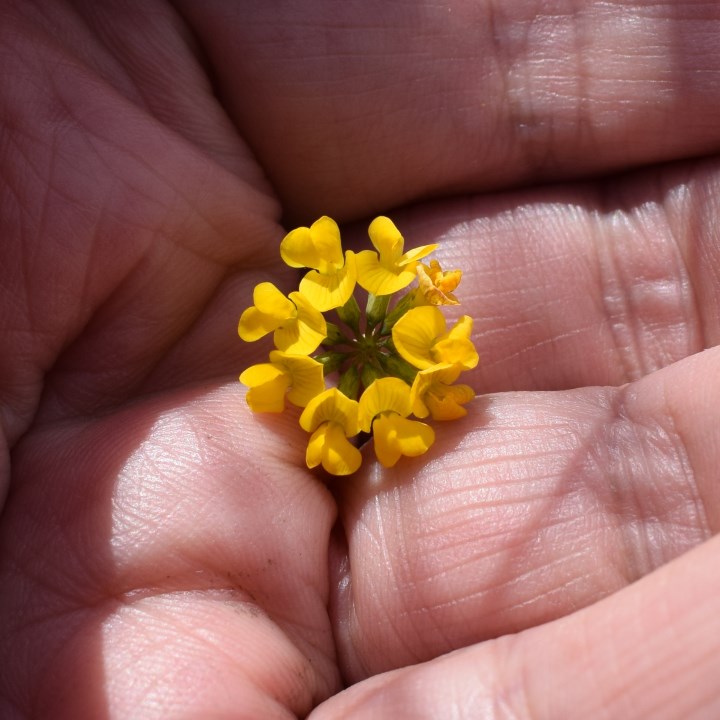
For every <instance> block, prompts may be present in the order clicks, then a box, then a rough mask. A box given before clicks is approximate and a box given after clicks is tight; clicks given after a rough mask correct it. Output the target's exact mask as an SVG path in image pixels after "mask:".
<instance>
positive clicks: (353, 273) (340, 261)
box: [280, 216, 357, 312]
mask: <svg viewBox="0 0 720 720" xmlns="http://www.w3.org/2000/svg"><path fill="white" fill-rule="evenodd" d="M280 255H281V256H282V259H283V260H284V261H285V262H286V263H287V264H288V265H289V266H290V267H294V268H301V267H309V268H313V270H310V272H309V273H307V274H306V275H305V277H304V278H303V279H302V280H301V281H300V292H301V293H303V294H304V295H305V296H306V297H307V298H308V299H309V300H310V301H311V302H312V304H313V305H314V307H316V308H317V309H318V310H320V311H321V312H326V311H327V310H333V309H334V308H337V307H342V306H343V305H344V304H345V303H346V302H347V301H348V300H349V299H350V296H351V295H352V292H353V290H354V289H355V282H356V279H357V270H356V267H355V253H353V252H352V250H348V251H347V252H346V253H345V257H344V258H343V252H342V246H341V244H340V229H339V228H338V226H337V223H336V222H335V221H334V220H332V219H331V218H329V217H325V216H323V217H321V218H320V219H319V220H316V221H315V222H314V223H313V224H312V225H311V226H310V227H309V228H308V227H300V228H296V229H295V230H292V231H291V232H289V233H288V234H287V235H286V236H285V238H284V239H283V241H282V242H281V243H280Z"/></svg>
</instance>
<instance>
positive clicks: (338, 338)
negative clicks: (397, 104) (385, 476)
mask: <svg viewBox="0 0 720 720" xmlns="http://www.w3.org/2000/svg"><path fill="white" fill-rule="evenodd" d="M368 234H369V236H370V241H371V243H372V245H373V247H374V248H375V249H374V250H363V251H362V252H358V253H354V252H352V251H351V250H347V251H345V252H343V249H342V245H341V241H340V230H339V228H338V226H337V224H336V223H335V221H334V220H332V219H330V218H329V217H322V218H320V219H319V220H317V221H316V222H314V223H313V224H312V226H311V227H309V228H308V227H301V228H297V229H295V230H293V231H292V232H290V233H288V235H286V236H285V238H284V239H283V241H282V242H281V244H280V255H281V257H282V259H283V260H284V261H285V263H287V264H288V265H289V266H290V267H293V268H307V269H308V272H307V273H306V274H305V275H304V277H303V278H302V280H301V281H300V285H299V288H298V290H297V291H296V292H291V293H290V294H289V295H288V296H287V297H286V296H285V295H284V294H283V293H282V292H281V291H280V290H278V288H276V287H275V286H274V285H273V284H272V283H269V282H261V283H260V284H258V285H257V286H256V287H255V290H254V292H253V305H252V306H251V307H249V308H248V309H247V310H245V312H243V314H242V316H241V317H240V323H239V326H238V332H239V334H240V337H241V338H242V339H243V340H246V341H249V342H252V341H255V340H258V339H260V338H262V337H264V336H266V335H268V334H269V333H273V339H274V343H275V348H276V349H275V350H273V351H271V352H270V356H269V358H268V359H269V362H267V363H261V364H259V365H253V366H252V367H249V368H248V369H247V370H245V372H243V373H242V375H240V381H241V382H242V383H243V384H245V385H246V386H247V387H248V392H247V402H248V405H249V406H250V408H251V409H252V410H253V411H254V412H282V411H283V410H284V409H285V403H286V401H288V402H290V403H292V404H293V405H296V406H298V407H301V408H303V411H302V414H301V415H300V425H301V427H302V428H303V429H304V430H306V431H307V432H308V433H311V435H310V440H309V442H308V447H307V452H306V462H307V465H308V467H310V468H314V467H317V466H318V465H322V466H323V467H324V468H325V470H327V471H328V472H329V473H332V474H333V475H349V474H351V473H353V472H355V471H356V470H357V469H358V468H359V467H360V463H361V461H362V456H361V453H360V451H359V450H358V448H357V447H356V445H354V444H353V443H352V442H351V440H350V439H351V438H354V437H355V436H356V435H359V434H360V433H361V432H363V433H372V436H373V440H374V445H375V454H376V456H377V458H378V460H379V461H380V462H381V463H382V464H383V465H385V466H386V467H392V466H394V465H395V464H396V463H397V461H398V460H399V459H400V457H402V456H403V455H407V456H410V457H414V456H418V455H422V454H423V453H425V452H426V451H427V450H428V448H429V447H430V446H431V445H432V444H433V442H434V440H435V432H434V430H433V429H432V428H431V427H430V426H429V425H427V424H426V423H424V422H421V420H413V419H411V418H410V416H411V415H414V416H415V417H416V418H421V419H424V418H427V417H428V416H429V417H431V418H432V419H434V420H453V419H455V418H459V417H462V416H463V415H465V414H466V412H467V411H466V410H465V408H464V407H463V406H464V405H465V404H466V403H468V402H469V401H470V400H472V398H473V397H474V396H475V393H474V391H473V390H472V388H471V387H469V386H468V385H461V384H456V380H457V379H458V378H459V376H460V374H461V373H462V372H464V371H466V370H470V369H472V368H474V367H475V366H476V365H477V363H478V354H477V351H476V350H475V346H474V345H473V343H472V340H471V339H470V337H471V331H472V318H470V317H468V316H467V315H463V316H462V317H461V318H460V319H459V320H458V321H457V322H456V323H455V324H454V325H453V326H452V327H451V328H448V327H447V325H446V322H445V317H444V316H443V314H442V312H441V310H440V306H442V305H457V304H458V300H457V298H456V297H455V295H454V294H453V292H454V290H455V289H456V288H457V286H458V284H459V282H460V278H461V276H462V273H461V272H460V271H459V270H453V271H450V272H444V271H443V270H442V268H441V267H440V264H439V263H438V262H437V261H436V260H431V261H430V263H429V264H428V265H425V264H424V263H422V262H421V260H422V259H423V258H426V257H427V256H428V255H429V254H430V253H431V252H433V250H435V249H436V248H437V245H423V246H422V247H418V248H414V249H413V250H409V251H407V252H404V240H403V237H402V235H401V234H400V232H399V231H398V229H397V228H396V227H395V225H394V224H393V222H392V221H391V220H390V219H389V218H386V217H378V218H375V220H373V221H372V223H371V224H370V227H369V230H368ZM416 279H417V281H418V284H417V287H416V288H414V289H412V290H409V291H408V292H406V293H405V294H404V295H403V296H402V297H400V298H399V299H398V300H397V301H396V302H395V303H394V304H393V306H392V307H391V305H390V301H391V299H392V296H393V295H394V294H395V293H398V292H399V291H401V290H405V289H406V288H408V287H409V286H410V285H411V283H412V282H413V281H414V280H416ZM356 286H360V287H361V288H362V289H363V290H365V291H366V293H367V304H366V310H365V313H364V315H363V314H362V313H361V311H360V306H359V304H358V302H357V299H356V298H355V295H354V292H355V289H356ZM330 312H333V313H334V317H333V318H332V319H333V320H334V322H329V321H328V320H326V318H325V317H324V316H323V313H330ZM316 351H318V352H317V354H315V356H314V357H313V354H314V353H316ZM334 372H337V373H338V375H339V382H338V383H337V384H336V385H335V386H331V387H326V376H328V375H330V374H332V373H334Z"/></svg>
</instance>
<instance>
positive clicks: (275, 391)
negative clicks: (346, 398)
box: [240, 350, 325, 412]
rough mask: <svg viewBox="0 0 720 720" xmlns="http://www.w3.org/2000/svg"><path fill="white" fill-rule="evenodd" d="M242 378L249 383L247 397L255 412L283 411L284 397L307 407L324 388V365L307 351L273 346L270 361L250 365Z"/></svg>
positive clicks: (242, 381) (246, 383) (245, 383)
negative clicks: (296, 352) (299, 352)
mask: <svg viewBox="0 0 720 720" xmlns="http://www.w3.org/2000/svg"><path fill="white" fill-rule="evenodd" d="M240 382H241V383H243V384H244V385H247V386H248V388H250V389H249V390H248V393H247V396H246V399H247V403H248V405H249V406H250V409H251V410H252V411H253V412H282V411H283V410H284V409H285V398H286V397H287V399H288V400H289V401H290V402H291V403H292V404H293V405H297V406H298V407H305V406H306V405H307V404H308V403H309V402H310V400H312V398H314V397H315V396H316V395H319V394H320V393H321V392H322V391H323V390H324V389H325V380H324V378H323V366H322V365H321V364H320V363H319V362H318V361H317V360H313V358H310V357H307V355H289V354H288V353H284V352H280V351H279V350H273V351H272V352H271V353H270V362H269V363H261V364H259V365H253V366H251V367H249V368H248V369H247V370H245V372H243V374H242V375H240Z"/></svg>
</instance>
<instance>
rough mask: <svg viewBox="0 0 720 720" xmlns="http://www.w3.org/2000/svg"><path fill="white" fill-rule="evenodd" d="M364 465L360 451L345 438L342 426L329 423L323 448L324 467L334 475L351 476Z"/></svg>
mask: <svg viewBox="0 0 720 720" xmlns="http://www.w3.org/2000/svg"><path fill="white" fill-rule="evenodd" d="M361 463H362V455H361V453H360V451H359V450H358V449H357V448H356V447H355V446H354V445H353V444H352V443H351V442H349V440H348V439H347V437H345V432H344V430H343V428H342V427H341V426H340V425H337V424H336V423H328V430H327V433H326V434H325V444H324V446H323V458H322V465H323V467H324V468H325V469H326V470H327V471H328V472H329V473H331V474H332V475H351V474H352V473H354V472H355V471H356V470H357V469H358V468H359V467H360V464H361Z"/></svg>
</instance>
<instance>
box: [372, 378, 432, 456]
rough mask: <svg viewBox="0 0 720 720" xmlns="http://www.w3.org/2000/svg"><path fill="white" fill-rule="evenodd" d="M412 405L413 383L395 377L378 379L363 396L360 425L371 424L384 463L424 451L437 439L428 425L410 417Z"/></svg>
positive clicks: (376, 451)
mask: <svg viewBox="0 0 720 720" xmlns="http://www.w3.org/2000/svg"><path fill="white" fill-rule="evenodd" d="M410 409H411V405H410V386H409V385H407V384H406V383H404V382H403V381H402V380H400V379H399V378H395V377H386V378H381V379H380V380H376V381H375V382H373V383H372V385H370V387H368V388H367V389H366V390H365V392H364V393H363V394H362V396H361V398H360V427H361V429H362V430H364V431H365V432H370V429H371V428H372V432H373V439H374V441H375V455H376V456H377V459H378V460H379V461H380V462H381V463H382V464H383V465H384V466H385V467H393V466H394V465H395V464H396V463H397V461H398V460H399V459H400V458H401V457H402V456H403V455H407V456H410V457H416V456H418V455H422V454H423V453H424V452H427V450H428V448H429V447H430V446H431V445H432V444H433V442H434V441H435V432H434V430H433V429H432V428H431V427H430V426H429V425H426V424H425V423H421V422H419V421H417V420H408V419H407V416H408V415H409V414H410Z"/></svg>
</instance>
